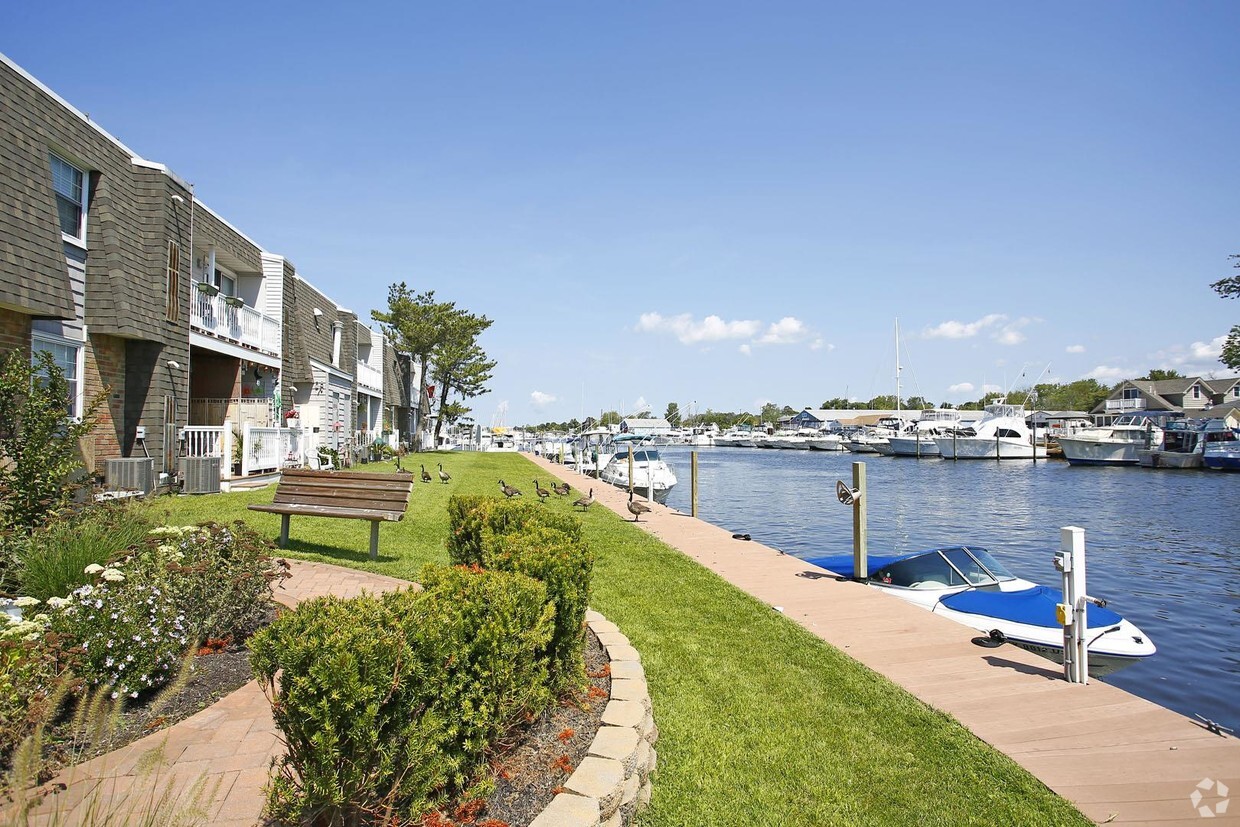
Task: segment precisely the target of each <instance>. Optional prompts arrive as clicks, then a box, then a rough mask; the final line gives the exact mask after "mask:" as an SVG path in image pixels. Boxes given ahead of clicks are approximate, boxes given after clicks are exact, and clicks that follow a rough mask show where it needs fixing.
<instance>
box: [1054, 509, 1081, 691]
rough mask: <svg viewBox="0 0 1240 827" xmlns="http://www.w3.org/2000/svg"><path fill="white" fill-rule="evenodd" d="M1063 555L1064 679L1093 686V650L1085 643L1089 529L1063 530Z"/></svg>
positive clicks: (1058, 557)
mask: <svg viewBox="0 0 1240 827" xmlns="http://www.w3.org/2000/svg"><path fill="white" fill-rule="evenodd" d="M1059 549H1060V550H1059V552H1058V553H1057V554H1056V555H1055V568H1057V569H1059V571H1060V572H1062V573H1063V602H1062V603H1060V604H1059V606H1058V615H1059V622H1060V623H1062V624H1063V675H1064V679H1065V680H1067V681H1069V682H1071V683H1089V646H1088V644H1087V642H1086V640H1085V635H1086V630H1087V623H1086V606H1087V605H1088V603H1089V600H1088V599H1087V597H1086V594H1087V592H1086V591H1085V529H1083V528H1078V527H1077V526H1064V527H1063V528H1061V529H1059Z"/></svg>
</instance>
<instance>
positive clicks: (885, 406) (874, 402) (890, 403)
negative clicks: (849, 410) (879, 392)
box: [866, 394, 896, 411]
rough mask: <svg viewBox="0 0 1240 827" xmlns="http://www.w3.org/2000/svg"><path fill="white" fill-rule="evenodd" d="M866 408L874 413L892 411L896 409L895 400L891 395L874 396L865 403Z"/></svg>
mask: <svg viewBox="0 0 1240 827" xmlns="http://www.w3.org/2000/svg"><path fill="white" fill-rule="evenodd" d="M866 407H867V408H870V409H871V410H875V411H889V410H890V411H894V410H895V408H896V398H895V396H894V395H893V394H886V395H884V396H876V397H874V398H873V399H871V400H870V401H869V402H867V403H866Z"/></svg>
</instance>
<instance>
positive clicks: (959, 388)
mask: <svg viewBox="0 0 1240 827" xmlns="http://www.w3.org/2000/svg"><path fill="white" fill-rule="evenodd" d="M947 392H948V393H972V392H973V383H972V382H960V383H959V384H956V385H948V386H947Z"/></svg>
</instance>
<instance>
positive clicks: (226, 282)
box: [215, 267, 237, 296]
mask: <svg viewBox="0 0 1240 827" xmlns="http://www.w3.org/2000/svg"><path fill="white" fill-rule="evenodd" d="M215 286H216V287H218V288H220V292H221V293H223V294H224V295H225V296H235V295H237V279H236V277H235V276H233V274H232V273H230V272H228V271H227V270H222V269H220V268H219V267H216V268H215Z"/></svg>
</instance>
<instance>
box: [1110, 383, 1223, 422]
mask: <svg viewBox="0 0 1240 827" xmlns="http://www.w3.org/2000/svg"><path fill="white" fill-rule="evenodd" d="M1237 402H1240V377H1232V378H1229V379H1202V378H1201V377H1199V376H1189V377H1183V378H1180V379H1160V380H1158V381H1151V380H1149V379H1128V380H1125V381H1123V382H1121V383H1120V384H1119V385H1118V386H1117V387H1116V388H1115V389H1114V390H1113V391H1111V394H1110V395H1109V396H1108V397H1107V398H1106V399H1104V400H1103V401H1102V402H1100V403H1098V404H1097V405H1096V406H1095V407H1094V409H1093V410H1092V411H1091V412H1090V413H1091V414H1093V416H1094V418H1095V419H1096V420H1099V421H1100V422H1101V423H1102V424H1108V423H1109V422H1110V421H1112V420H1113V419H1115V418H1116V417H1118V416H1122V415H1124V414H1128V413H1134V412H1137V411H1147V412H1150V413H1154V414H1159V413H1161V414H1163V415H1164V416H1166V417H1181V416H1187V417H1191V418H1200V417H1202V416H1203V415H1204V414H1205V412H1206V411H1207V410H1208V409H1210V408H1212V407H1214V406H1216V405H1222V404H1227V403H1237Z"/></svg>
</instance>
